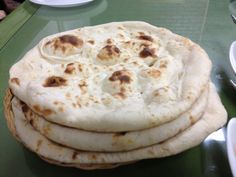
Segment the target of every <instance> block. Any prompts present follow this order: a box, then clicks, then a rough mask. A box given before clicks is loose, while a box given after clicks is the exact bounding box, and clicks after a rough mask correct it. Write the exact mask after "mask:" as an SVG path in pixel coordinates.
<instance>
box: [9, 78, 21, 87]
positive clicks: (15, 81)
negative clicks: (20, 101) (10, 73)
mask: <svg viewBox="0 0 236 177" xmlns="http://www.w3.org/2000/svg"><path fill="white" fill-rule="evenodd" d="M10 81H11V82H12V83H14V84H16V85H18V86H20V79H19V78H17V77H13V78H11V80H10Z"/></svg>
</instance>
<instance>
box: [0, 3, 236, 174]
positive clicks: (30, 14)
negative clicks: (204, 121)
mask: <svg viewBox="0 0 236 177" xmlns="http://www.w3.org/2000/svg"><path fill="white" fill-rule="evenodd" d="M228 4H229V1H227V0H126V1H119V0H94V2H92V3H90V4H87V5H85V6H82V7H73V8H51V7H46V6H39V5H34V4H32V3H30V2H28V1H26V2H25V3H24V4H22V5H21V6H20V7H19V8H18V9H17V10H16V11H14V12H13V13H12V14H11V15H10V16H8V17H7V18H6V19H5V20H4V21H3V22H1V23H0V79H1V80H0V93H1V94H0V101H1V106H0V177H41V176H42V177H47V176H48V177H49V176H50V177H54V176H55V177H60V176H61V177H62V176H63V177H65V176H91V177H92V176H93V177H94V176H97V177H99V176H101V177H104V176H117V177H118V176H161V177H167V176H171V177H172V176H181V177H201V176H207V177H211V176H212V177H230V176H232V174H231V171H230V167H229V163H228V159H227V151H226V141H225V138H226V127H223V128H222V129H220V130H218V131H217V132H215V133H213V134H212V135H210V136H209V137H208V138H207V139H206V140H205V141H204V142H203V143H202V144H201V145H199V146H197V147H195V148H192V149H190V150H187V151H185V152H183V153H181V154H178V155H175V156H171V157H167V158H162V159H151V160H143V161H140V162H138V163H135V164H132V165H127V166H122V167H119V168H116V169H111V170H95V171H83V170H79V169H75V168H65V167H58V166H55V165H51V164H48V163H46V162H44V161H43V160H41V159H40V158H38V157H37V155H35V154H34V153H32V152H30V151H29V150H27V149H25V148H24V147H23V146H22V145H21V144H19V143H18V142H17V141H15V139H14V138H13V137H12V136H11V134H10V133H9V131H8V129H7V125H6V121H5V119H4V115H3V106H2V102H3V97H4V93H5V89H6V88H7V85H8V77H9V75H8V71H9V68H10V66H11V65H12V64H13V63H15V62H16V61H17V60H19V59H20V58H21V57H22V56H23V55H24V54H25V52H26V51H28V50H29V49H30V48H32V47H33V46H34V45H36V44H37V43H38V42H39V40H40V39H41V38H43V37H45V36H47V35H50V34H53V33H57V32H60V31H65V30H69V29H73V28H78V27H82V26H87V25H96V24H101V23H106V22H111V21H124V20H142V21H146V22H149V23H151V24H153V25H156V26H162V27H165V28H168V29H170V30H172V31H174V32H175V33H178V34H180V35H183V36H186V37H188V38H190V39H192V40H193V41H195V42H196V43H198V44H200V45H201V46H202V47H203V48H204V49H205V50H206V51H207V53H208V54H209V57H210V58H211V60H212V62H213V68H212V75H211V79H212V81H213V82H214V83H215V84H216V86H217V88H218V92H219V94H220V97H221V99H222V102H223V104H224V105H225V107H226V109H227V111H228V115H229V118H230V117H233V116H235V115H236V94H235V93H236V91H235V90H234V89H233V88H232V86H231V85H230V83H229V79H235V80H236V77H235V75H234V73H233V71H232V69H231V67H230V64H229V59H228V51H229V46H230V44H231V43H232V42H233V41H234V40H236V25H235V24H234V23H233V22H232V19H231V18H230V12H229V10H228Z"/></svg>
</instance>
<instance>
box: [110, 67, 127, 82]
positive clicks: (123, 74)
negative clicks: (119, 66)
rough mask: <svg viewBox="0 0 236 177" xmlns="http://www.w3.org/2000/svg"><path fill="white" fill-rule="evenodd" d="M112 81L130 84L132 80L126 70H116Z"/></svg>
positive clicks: (111, 78)
mask: <svg viewBox="0 0 236 177" xmlns="http://www.w3.org/2000/svg"><path fill="white" fill-rule="evenodd" d="M109 80H110V81H120V83H121V84H128V83H130V82H131V80H132V79H131V77H130V74H129V73H128V72H127V71H126V70H120V71H115V72H114V73H113V74H112V75H111V77H109Z"/></svg>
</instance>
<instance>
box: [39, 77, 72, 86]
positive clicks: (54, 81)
mask: <svg viewBox="0 0 236 177" xmlns="http://www.w3.org/2000/svg"><path fill="white" fill-rule="evenodd" d="M66 85H67V80H66V79H64V78H63V77H60V76H50V77H48V78H47V79H46V81H45V83H44V84H43V86H44V87H60V86H66Z"/></svg>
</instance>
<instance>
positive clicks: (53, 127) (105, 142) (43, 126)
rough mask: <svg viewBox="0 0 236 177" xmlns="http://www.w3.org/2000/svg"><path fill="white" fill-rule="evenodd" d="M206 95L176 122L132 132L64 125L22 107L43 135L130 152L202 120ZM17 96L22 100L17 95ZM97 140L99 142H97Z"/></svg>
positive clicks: (92, 147) (84, 146)
mask: <svg viewBox="0 0 236 177" xmlns="http://www.w3.org/2000/svg"><path fill="white" fill-rule="evenodd" d="M207 98H208V87H207V88H206V89H205V91H204V92H203V94H202V95H201V96H200V98H199V99H198V100H197V101H196V102H195V103H194V104H193V107H192V108H191V109H190V110H188V111H187V112H185V113H183V114H182V115H181V116H179V117H178V118H176V119H174V120H173V121H170V122H167V123H165V124H162V125H160V126H157V127H153V128H150V129H144V130H141V131H132V132H118V133H100V132H99V133H98V132H88V131H84V130H78V129H75V128H70V127H65V126H61V125H58V124H54V123H51V122H49V121H47V120H45V119H44V118H43V117H40V116H39V115H37V114H35V113H34V112H33V111H32V110H31V109H29V107H28V106H27V105H26V104H24V103H21V104H22V107H23V109H22V110H21V112H22V113H23V114H24V115H25V117H26V119H27V120H28V122H29V123H30V124H31V125H32V126H33V127H34V128H35V129H36V130H37V131H39V132H40V133H41V134H42V135H44V136H45V137H47V138H49V139H51V140H52V141H54V142H57V143H59V144H62V145H65V146H67V147H72V148H74V149H78V150H86V151H105V152H107V151H127V150H132V149H137V148H141V147H145V146H149V145H152V144H157V143H160V142H162V141H164V140H166V139H168V138H170V137H172V136H174V135H176V134H178V133H179V132H181V131H184V130H185V129H186V128H188V127H189V126H191V125H192V124H194V123H195V122H196V121H198V120H199V119H200V117H201V116H202V114H203V112H204V111H205V108H206V104H207ZM15 99H16V100H17V101H18V102H19V100H18V99H17V98H15ZM15 116H16V117H18V116H17V115H15ZM97 140H99V141H98V142H97ZM94 142H97V143H94Z"/></svg>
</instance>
